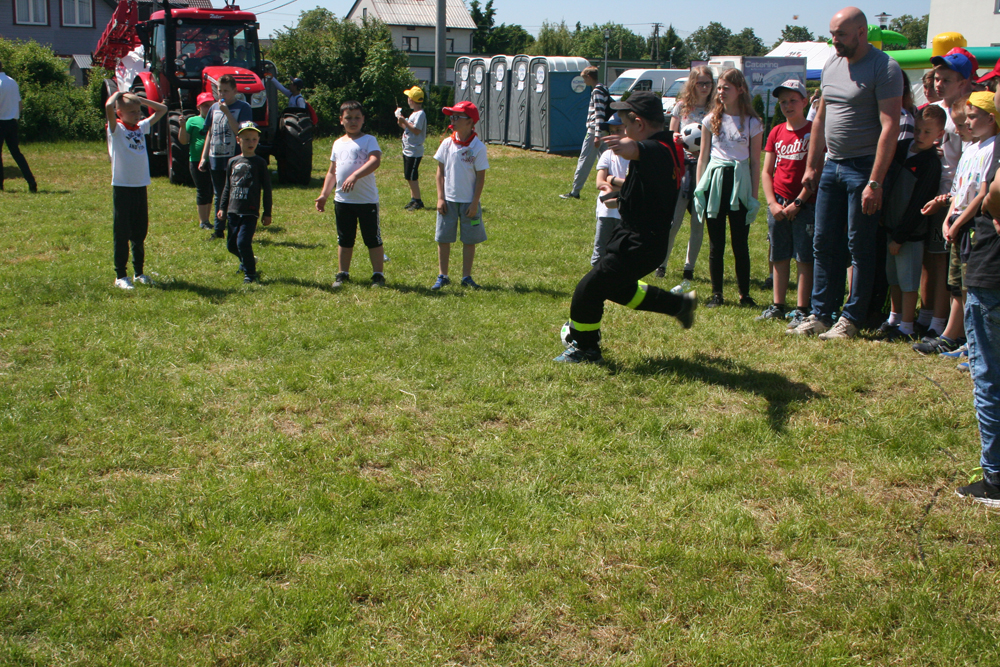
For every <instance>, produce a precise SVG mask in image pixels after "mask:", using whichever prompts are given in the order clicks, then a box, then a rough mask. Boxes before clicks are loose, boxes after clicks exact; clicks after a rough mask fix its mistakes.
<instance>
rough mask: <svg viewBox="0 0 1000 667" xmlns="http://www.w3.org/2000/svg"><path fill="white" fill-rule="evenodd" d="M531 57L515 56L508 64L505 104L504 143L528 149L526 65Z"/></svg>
mask: <svg viewBox="0 0 1000 667" xmlns="http://www.w3.org/2000/svg"><path fill="white" fill-rule="evenodd" d="M530 61H531V56H526V55H524V54H520V55H516V56H514V57H513V58H512V59H511V63H510V85H509V86H508V87H509V88H510V99H509V101H508V103H507V139H506V143H508V144H509V145H511V146H519V147H521V148H527V147H528V132H529V127H528V93H529V91H530V90H531V86H530V85H529V84H530V80H531V77H529V76H528V63H529V62H530Z"/></svg>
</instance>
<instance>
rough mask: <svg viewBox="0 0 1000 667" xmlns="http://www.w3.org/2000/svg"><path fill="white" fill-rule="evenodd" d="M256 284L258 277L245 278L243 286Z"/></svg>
mask: <svg viewBox="0 0 1000 667" xmlns="http://www.w3.org/2000/svg"><path fill="white" fill-rule="evenodd" d="M255 282H257V276H244V277H243V284H245V285H249V284H250V283H255Z"/></svg>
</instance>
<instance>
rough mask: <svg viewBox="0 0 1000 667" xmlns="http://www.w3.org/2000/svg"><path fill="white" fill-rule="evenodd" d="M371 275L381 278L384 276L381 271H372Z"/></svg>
mask: <svg viewBox="0 0 1000 667" xmlns="http://www.w3.org/2000/svg"><path fill="white" fill-rule="evenodd" d="M372 275H373V276H382V277H383V278H385V276H384V275H383V274H382V272H381V271H372Z"/></svg>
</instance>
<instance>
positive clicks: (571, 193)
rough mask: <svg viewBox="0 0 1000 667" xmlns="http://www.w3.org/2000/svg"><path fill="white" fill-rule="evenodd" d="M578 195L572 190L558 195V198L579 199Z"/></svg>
mask: <svg viewBox="0 0 1000 667" xmlns="http://www.w3.org/2000/svg"><path fill="white" fill-rule="evenodd" d="M579 198H580V195H579V194H576V193H574V192H567V193H566V194H564V195H559V199H579Z"/></svg>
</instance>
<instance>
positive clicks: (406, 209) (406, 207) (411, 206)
mask: <svg viewBox="0 0 1000 667" xmlns="http://www.w3.org/2000/svg"><path fill="white" fill-rule="evenodd" d="M416 203H417V200H416V199H411V200H410V202H409V203H408V204H407V205H406V206H404V207H403V210H404V211H412V210H413V205H414V204H416Z"/></svg>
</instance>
